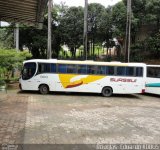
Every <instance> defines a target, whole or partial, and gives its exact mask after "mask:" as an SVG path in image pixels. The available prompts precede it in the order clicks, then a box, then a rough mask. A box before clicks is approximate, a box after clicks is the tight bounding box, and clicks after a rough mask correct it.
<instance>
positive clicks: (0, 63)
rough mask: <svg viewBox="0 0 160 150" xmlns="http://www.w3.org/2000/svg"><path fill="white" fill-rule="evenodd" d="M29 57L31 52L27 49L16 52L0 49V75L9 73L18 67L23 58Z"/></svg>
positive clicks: (8, 74)
mask: <svg viewBox="0 0 160 150" xmlns="http://www.w3.org/2000/svg"><path fill="white" fill-rule="evenodd" d="M29 58H31V54H29V53H28V52H27V51H23V52H17V51H16V50H6V49H5V50H4V49H0V75H1V76H2V74H3V75H4V76H7V78H9V76H10V75H11V72H12V71H13V69H15V68H19V67H21V65H22V62H23V61H24V60H25V59H29Z"/></svg>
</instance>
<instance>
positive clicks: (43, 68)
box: [38, 63, 51, 73]
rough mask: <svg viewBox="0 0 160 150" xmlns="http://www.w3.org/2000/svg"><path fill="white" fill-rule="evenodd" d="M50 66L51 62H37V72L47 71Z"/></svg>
mask: <svg viewBox="0 0 160 150" xmlns="http://www.w3.org/2000/svg"><path fill="white" fill-rule="evenodd" d="M50 66H51V64H49V63H39V64H38V73H49V72H50Z"/></svg>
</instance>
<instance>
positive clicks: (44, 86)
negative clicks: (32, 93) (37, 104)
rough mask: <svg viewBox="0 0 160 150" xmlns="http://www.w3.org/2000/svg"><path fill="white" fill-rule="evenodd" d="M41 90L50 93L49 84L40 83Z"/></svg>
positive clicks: (43, 92)
mask: <svg viewBox="0 0 160 150" xmlns="http://www.w3.org/2000/svg"><path fill="white" fill-rule="evenodd" d="M39 92H40V93H41V94H48V93H49V87H48V85H45V84H43V85H40V87H39Z"/></svg>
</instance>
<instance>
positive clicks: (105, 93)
mask: <svg viewBox="0 0 160 150" xmlns="http://www.w3.org/2000/svg"><path fill="white" fill-rule="evenodd" d="M112 94H113V89H112V88H111V87H108V86H106V87H104V88H103V89H102V95H103V96H104V97H110V96H112Z"/></svg>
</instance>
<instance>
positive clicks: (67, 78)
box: [59, 74, 106, 88]
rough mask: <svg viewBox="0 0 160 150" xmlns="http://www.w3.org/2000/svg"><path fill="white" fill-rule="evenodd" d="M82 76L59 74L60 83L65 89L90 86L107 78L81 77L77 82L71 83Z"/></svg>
mask: <svg viewBox="0 0 160 150" xmlns="http://www.w3.org/2000/svg"><path fill="white" fill-rule="evenodd" d="M79 76H80V75H77V74H76V75H74V74H59V79H60V82H61V83H62V85H63V87H64V88H73V87H77V86H80V85H83V84H88V83H91V82H94V81H97V80H100V79H102V78H104V77H106V76H95V75H87V76H85V75H84V76H80V79H77V80H75V81H71V80H72V79H74V78H75V77H79Z"/></svg>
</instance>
